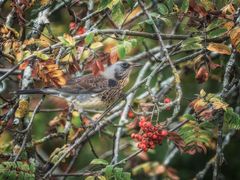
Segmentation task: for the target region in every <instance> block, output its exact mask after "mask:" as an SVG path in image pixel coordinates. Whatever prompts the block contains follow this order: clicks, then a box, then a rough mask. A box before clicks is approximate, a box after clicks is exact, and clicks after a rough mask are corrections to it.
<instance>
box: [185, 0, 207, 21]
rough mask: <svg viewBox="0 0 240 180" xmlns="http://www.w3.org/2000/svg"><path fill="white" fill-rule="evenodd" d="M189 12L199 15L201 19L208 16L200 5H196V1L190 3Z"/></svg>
mask: <svg viewBox="0 0 240 180" xmlns="http://www.w3.org/2000/svg"><path fill="white" fill-rule="evenodd" d="M189 10H190V11H194V12H196V13H198V14H199V15H200V16H201V17H205V16H207V15H208V13H207V11H206V9H205V8H204V7H203V6H202V5H200V4H199V3H196V1H195V0H190V1H189Z"/></svg>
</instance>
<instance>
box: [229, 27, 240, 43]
mask: <svg viewBox="0 0 240 180" xmlns="http://www.w3.org/2000/svg"><path fill="white" fill-rule="evenodd" d="M230 39H231V42H232V45H233V46H234V47H236V46H237V45H238V44H239V43H240V27H238V28H235V29H233V30H232V31H231V32H230Z"/></svg>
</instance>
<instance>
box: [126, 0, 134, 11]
mask: <svg viewBox="0 0 240 180" xmlns="http://www.w3.org/2000/svg"><path fill="white" fill-rule="evenodd" d="M126 1H127V3H128V5H129V6H130V7H131V9H132V8H133V7H134V1H133V0H126Z"/></svg>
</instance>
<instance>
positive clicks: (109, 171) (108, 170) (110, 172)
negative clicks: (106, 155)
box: [104, 165, 113, 179]
mask: <svg viewBox="0 0 240 180" xmlns="http://www.w3.org/2000/svg"><path fill="white" fill-rule="evenodd" d="M104 175H105V176H106V178H107V179H111V177H112V176H113V166H112V165H108V166H106V167H105V169H104Z"/></svg>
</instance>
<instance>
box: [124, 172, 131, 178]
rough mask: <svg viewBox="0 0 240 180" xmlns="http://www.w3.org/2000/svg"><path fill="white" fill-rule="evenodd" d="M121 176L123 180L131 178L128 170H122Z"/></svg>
mask: <svg viewBox="0 0 240 180" xmlns="http://www.w3.org/2000/svg"><path fill="white" fill-rule="evenodd" d="M122 176H123V179H124V180H131V173H129V172H124V173H123V174H122Z"/></svg>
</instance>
